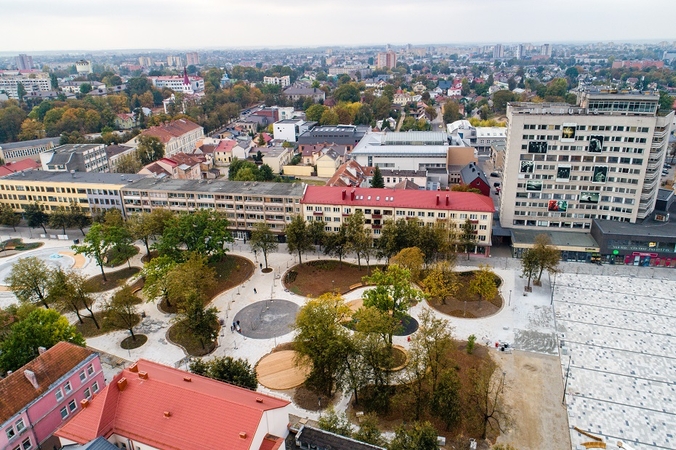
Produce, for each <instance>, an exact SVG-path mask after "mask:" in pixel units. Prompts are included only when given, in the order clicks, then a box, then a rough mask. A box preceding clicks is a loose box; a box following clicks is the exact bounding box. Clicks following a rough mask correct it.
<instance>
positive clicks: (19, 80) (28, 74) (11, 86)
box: [0, 70, 52, 100]
mask: <svg viewBox="0 0 676 450" xmlns="http://www.w3.org/2000/svg"><path fill="white" fill-rule="evenodd" d="M19 84H21V85H22V86H23V88H24V89H25V90H26V93H27V94H30V93H32V92H49V91H51V90H52V81H51V79H50V78H49V74H48V73H44V72H40V71H39V70H30V71H22V72H20V71H18V70H2V71H0V92H2V91H4V92H5V93H6V94H7V95H8V96H9V98H13V99H15V100H18V99H19Z"/></svg>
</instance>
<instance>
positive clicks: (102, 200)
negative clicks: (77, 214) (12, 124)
mask: <svg viewBox="0 0 676 450" xmlns="http://www.w3.org/2000/svg"><path fill="white" fill-rule="evenodd" d="M141 178H143V176H141V175H128V174H119V173H94V172H74V173H64V172H44V171H41V170H40V171H38V170H32V171H30V172H21V173H14V174H11V175H8V176H6V177H3V178H0V203H3V204H8V205H10V206H11V207H12V208H14V211H15V212H23V211H24V210H25V207H26V206H27V205H32V204H34V203H36V202H37V203H38V204H39V205H40V206H41V207H42V209H43V210H45V211H56V210H58V209H60V208H66V209H68V208H69V207H70V204H71V202H74V203H77V204H78V205H79V206H80V207H81V208H82V209H84V210H85V212H87V213H89V214H92V213H97V212H100V211H102V210H106V209H111V208H117V209H119V210H122V211H123V210H124V209H123V207H122V196H121V193H120V189H122V187H124V186H125V185H126V184H128V183H129V182H130V181H134V180H139V179H141Z"/></svg>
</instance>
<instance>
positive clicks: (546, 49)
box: [540, 44, 552, 58]
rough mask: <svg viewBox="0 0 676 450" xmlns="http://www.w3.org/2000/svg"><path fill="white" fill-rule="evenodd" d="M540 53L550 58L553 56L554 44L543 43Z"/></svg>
mask: <svg viewBox="0 0 676 450" xmlns="http://www.w3.org/2000/svg"><path fill="white" fill-rule="evenodd" d="M540 54H541V55H544V56H546V57H548V58H551V57H552V44H542V47H540Z"/></svg>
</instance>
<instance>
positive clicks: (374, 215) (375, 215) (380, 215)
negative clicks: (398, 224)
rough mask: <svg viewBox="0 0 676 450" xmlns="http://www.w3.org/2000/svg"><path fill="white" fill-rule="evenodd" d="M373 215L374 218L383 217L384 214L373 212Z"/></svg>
mask: <svg viewBox="0 0 676 450" xmlns="http://www.w3.org/2000/svg"><path fill="white" fill-rule="evenodd" d="M371 217H373V218H374V219H382V218H383V215H382V214H371Z"/></svg>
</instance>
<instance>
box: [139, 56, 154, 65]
mask: <svg viewBox="0 0 676 450" xmlns="http://www.w3.org/2000/svg"><path fill="white" fill-rule="evenodd" d="M138 64H139V66H141V67H150V66H152V65H153V60H152V58H151V57H150V56H139V57H138Z"/></svg>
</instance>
